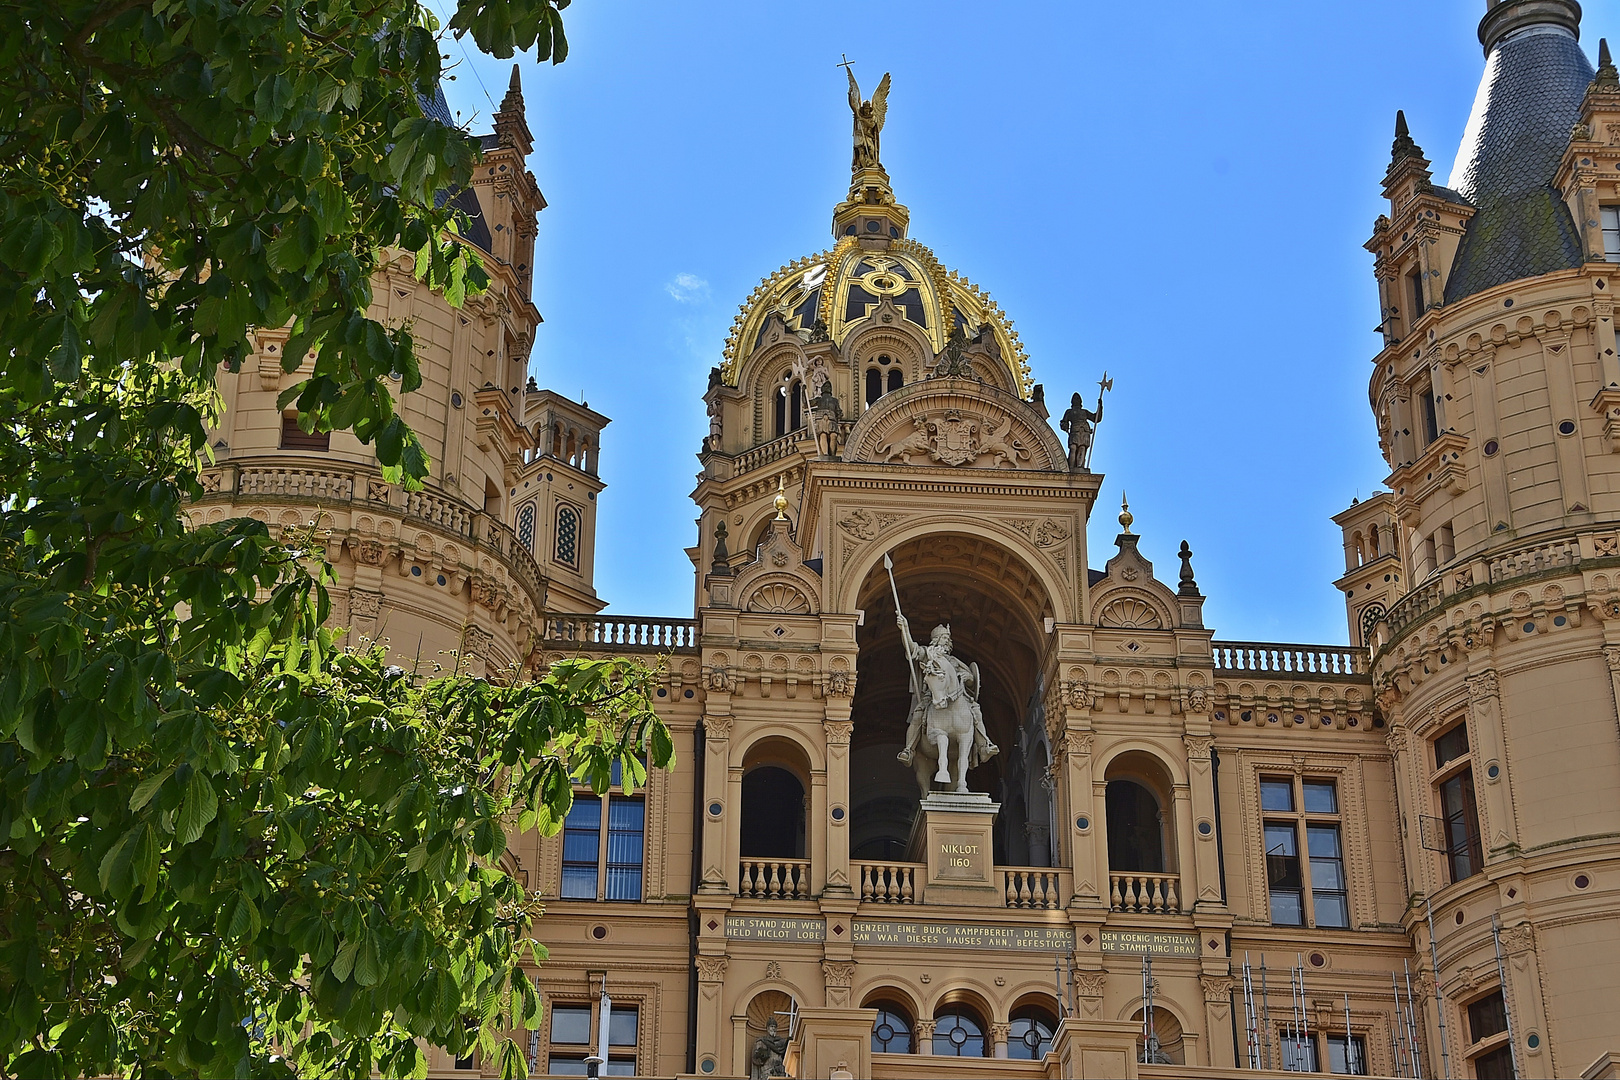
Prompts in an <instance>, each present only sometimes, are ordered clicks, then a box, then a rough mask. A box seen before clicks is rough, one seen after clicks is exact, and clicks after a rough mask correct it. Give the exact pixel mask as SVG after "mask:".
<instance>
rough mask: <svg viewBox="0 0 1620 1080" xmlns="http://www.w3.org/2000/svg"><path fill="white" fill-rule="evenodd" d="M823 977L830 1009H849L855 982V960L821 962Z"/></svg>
mask: <svg viewBox="0 0 1620 1080" xmlns="http://www.w3.org/2000/svg"><path fill="white" fill-rule="evenodd" d="M821 977H822V979H823V981H824V982H825V983H826V989H825V991H824V992H825V994H826V1001H827V1007H828V1008H829V1009H837V1008H848V1007H849V1006H850V1004H851V1001H850V987H851V986H852V985H853V984H854V982H855V962H854V961H853V960H823V961H822V962H821Z"/></svg>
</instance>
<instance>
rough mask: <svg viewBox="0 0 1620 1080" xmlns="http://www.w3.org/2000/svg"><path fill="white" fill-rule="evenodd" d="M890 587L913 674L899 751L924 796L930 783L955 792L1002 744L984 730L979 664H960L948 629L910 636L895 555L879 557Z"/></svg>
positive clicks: (963, 787) (964, 788) (961, 791)
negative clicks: (922, 640)
mask: <svg viewBox="0 0 1620 1080" xmlns="http://www.w3.org/2000/svg"><path fill="white" fill-rule="evenodd" d="M883 566H884V568H885V569H886V570H888V572H889V588H890V589H892V590H893V591H894V611H895V619H896V621H897V622H898V623H899V624H900V644H901V646H902V648H904V649H905V652H906V668H907V671H908V672H909V674H910V676H911V712H910V715H909V717H908V718H907V721H906V745H905V749H903V750H901V751H900V753H899V754H898V755H897V756H898V757H899V759H900V762H901V764H904V765H912V766H914V767H915V769H916V772H917V786H918V787H919V788H921V789H922V794H923V797H924V798H926V797H927V796H928V794H929V792H931V791H932V790H933V785H934V784H944V785H946V789H947V790H949V791H952V792H956V793H958V794H965V793H966V792H967V773H968V770H969V769H971V768H973V767H974V766H976V765H979V764H981V763H982V762H985V761H988V760H990V758H992V757H994V756H995V755H996V754H997V753H999V752H1000V748H999V747H997V746H996V744H995V743H993V742H991V741H990V736H989V734H988V733H987V732H986V731H985V730H984V711H983V710H982V709H981V708H980V707H979V686H980V682H979V665H977V664H967V663H963V662H962V661H961V660H959V659H957V658H956V657H955V656H954V655H953V654H952V652H951V628H950V627H949V626H945V625H943V624H942V625H940V626H936V627H934V632H933V634H932V635H931V636H930V637H929V641H928V644H927V645H919V644H917V642H916V641H914V640H913V639H912V637H911V624H910V623H908V622H907V621H906V617H905V614H904V613H903V612H901V610H900V589H899V587H898V586H896V585H895V582H894V560H892V559H891V558H889V556H887V555H885V556H883Z"/></svg>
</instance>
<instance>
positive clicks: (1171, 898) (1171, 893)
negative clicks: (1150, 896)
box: [1164, 878, 1181, 915]
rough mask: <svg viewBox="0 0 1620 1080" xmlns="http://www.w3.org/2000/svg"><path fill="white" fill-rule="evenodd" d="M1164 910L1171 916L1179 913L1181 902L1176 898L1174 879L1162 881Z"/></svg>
mask: <svg viewBox="0 0 1620 1080" xmlns="http://www.w3.org/2000/svg"><path fill="white" fill-rule="evenodd" d="M1164 909H1165V910H1166V911H1168V912H1170V913H1171V914H1172V915H1177V914H1180V913H1181V900H1180V898H1179V897H1177V896H1176V879H1175V878H1165V879H1164Z"/></svg>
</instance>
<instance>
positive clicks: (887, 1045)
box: [872, 1007, 911, 1054]
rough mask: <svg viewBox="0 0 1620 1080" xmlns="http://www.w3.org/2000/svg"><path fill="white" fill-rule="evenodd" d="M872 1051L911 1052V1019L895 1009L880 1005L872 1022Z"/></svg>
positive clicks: (884, 1052) (876, 1052) (880, 1052)
mask: <svg viewBox="0 0 1620 1080" xmlns="http://www.w3.org/2000/svg"><path fill="white" fill-rule="evenodd" d="M872 1053H874V1054H909V1053H911V1021H909V1020H907V1019H906V1018H905V1016H904V1015H903V1014H902V1013H900V1012H897V1011H896V1010H894V1009H885V1008H881V1007H880V1008H879V1009H878V1015H877V1020H876V1021H874V1022H873V1024H872Z"/></svg>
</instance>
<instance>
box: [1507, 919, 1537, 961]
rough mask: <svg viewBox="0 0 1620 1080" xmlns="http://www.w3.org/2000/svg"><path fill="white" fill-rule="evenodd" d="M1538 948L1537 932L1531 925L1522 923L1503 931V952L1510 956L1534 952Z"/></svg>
mask: <svg viewBox="0 0 1620 1080" xmlns="http://www.w3.org/2000/svg"><path fill="white" fill-rule="evenodd" d="M1535 947H1536V935H1535V931H1534V930H1532V929H1531V927H1530V924H1529V923H1520V924H1519V925H1518V926H1510V927H1508V928H1507V929H1505V930H1503V931H1502V951H1503V952H1505V953H1507V954H1508V955H1509V956H1516V955H1517V954H1519V953H1524V952H1532V951H1534V949H1535Z"/></svg>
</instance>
